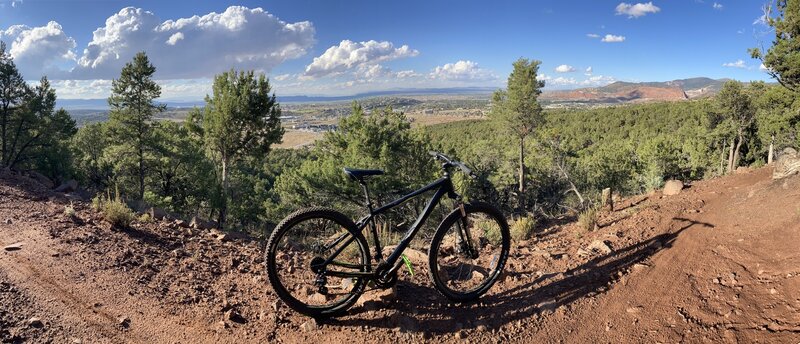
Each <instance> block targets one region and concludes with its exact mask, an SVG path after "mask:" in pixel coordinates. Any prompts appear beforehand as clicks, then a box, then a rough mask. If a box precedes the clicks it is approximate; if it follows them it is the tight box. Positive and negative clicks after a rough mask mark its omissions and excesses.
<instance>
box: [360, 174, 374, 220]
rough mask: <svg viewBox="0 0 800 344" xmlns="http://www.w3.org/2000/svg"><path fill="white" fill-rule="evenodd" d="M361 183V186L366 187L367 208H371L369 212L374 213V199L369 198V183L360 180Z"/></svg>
mask: <svg viewBox="0 0 800 344" xmlns="http://www.w3.org/2000/svg"><path fill="white" fill-rule="evenodd" d="M358 183H359V184H361V188H362V189H364V197H366V199H367V209H369V214H370V215H372V200H371V199H370V198H369V188H368V187H367V183H364V182H363V181H360V182H358Z"/></svg>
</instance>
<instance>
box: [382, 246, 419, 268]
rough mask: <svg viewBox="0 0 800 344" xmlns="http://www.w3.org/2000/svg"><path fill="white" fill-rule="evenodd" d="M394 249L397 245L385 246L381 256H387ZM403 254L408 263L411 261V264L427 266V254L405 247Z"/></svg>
mask: <svg viewBox="0 0 800 344" xmlns="http://www.w3.org/2000/svg"><path fill="white" fill-rule="evenodd" d="M396 248H397V245H390V246H385V247H384V248H383V254H384V255H388V254H389V253H392V251H394V249H396ZM403 254H404V255H405V256H406V258H408V260H409V261H411V263H412V264H426V265H427V264H428V254H427V253H425V252H422V251H420V250H416V249H413V248H410V247H407V248H406V249H405V251H403Z"/></svg>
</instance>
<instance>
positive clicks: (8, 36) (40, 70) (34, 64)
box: [0, 21, 76, 79]
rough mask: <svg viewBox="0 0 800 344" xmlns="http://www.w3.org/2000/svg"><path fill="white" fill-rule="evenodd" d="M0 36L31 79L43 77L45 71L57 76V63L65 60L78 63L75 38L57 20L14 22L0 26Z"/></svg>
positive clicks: (21, 70)
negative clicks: (38, 23) (37, 23)
mask: <svg viewBox="0 0 800 344" xmlns="http://www.w3.org/2000/svg"><path fill="white" fill-rule="evenodd" d="M0 40H2V41H4V42H6V44H7V47H6V48H7V49H8V53H9V54H11V57H13V58H14V63H15V64H16V65H17V67H18V68H19V70H20V72H21V73H22V75H23V76H24V77H25V78H28V79H39V77H40V76H42V75H45V74H46V75H48V76H51V77H53V76H55V77H57V76H58V75H55V74H58V73H59V70H58V68H57V66H58V65H59V64H62V63H65V62H72V63H74V61H75V58H76V56H75V52H74V50H75V40H74V39H73V38H72V37H69V36H67V34H66V33H64V30H63V29H62V27H61V25H59V24H58V23H57V22H54V21H51V22H49V23H47V25H45V26H40V27H28V26H26V25H13V26H11V27H9V28H8V29H6V30H0Z"/></svg>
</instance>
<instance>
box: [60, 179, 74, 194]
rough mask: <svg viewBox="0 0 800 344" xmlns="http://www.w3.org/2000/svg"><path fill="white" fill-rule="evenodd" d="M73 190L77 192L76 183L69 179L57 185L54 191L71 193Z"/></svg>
mask: <svg viewBox="0 0 800 344" xmlns="http://www.w3.org/2000/svg"><path fill="white" fill-rule="evenodd" d="M75 190H78V181H76V180H75V179H70V180H68V181H66V182H64V183H63V184H61V185H59V186H58V187H57V188H56V190H55V191H56V192H64V193H67V192H73V191H75Z"/></svg>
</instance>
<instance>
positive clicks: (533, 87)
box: [491, 58, 544, 208]
mask: <svg viewBox="0 0 800 344" xmlns="http://www.w3.org/2000/svg"><path fill="white" fill-rule="evenodd" d="M540 64H541V61H536V60H528V59H525V58H520V59H519V60H517V61H516V62H514V70H513V71H512V72H511V75H509V76H508V84H507V89H506V90H498V91H496V92H495V93H494V94H493V95H492V113H491V117H493V118H494V120H496V121H498V122H499V124H500V125H501V126H503V127H504V128H505V129H506V130H507V131H508V132H510V133H511V134H513V135H514V136H515V138H516V139H517V140H518V142H519V187H518V191H519V197H520V201H521V206H522V207H523V208H524V206H525V205H524V199H525V138H527V137H528V135H530V134H531V133H533V131H534V130H535V129H536V128H537V127H539V126H540V125H541V124H542V122H543V121H544V116H543V115H542V107H541V106H540V105H539V101H538V99H537V98H538V97H539V95H540V94H541V93H542V90H541V89H542V88H543V87H544V80H537V79H536V77H537V74H538V73H539V65H540Z"/></svg>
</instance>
